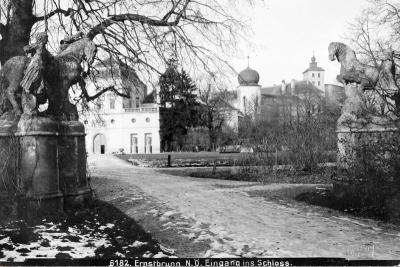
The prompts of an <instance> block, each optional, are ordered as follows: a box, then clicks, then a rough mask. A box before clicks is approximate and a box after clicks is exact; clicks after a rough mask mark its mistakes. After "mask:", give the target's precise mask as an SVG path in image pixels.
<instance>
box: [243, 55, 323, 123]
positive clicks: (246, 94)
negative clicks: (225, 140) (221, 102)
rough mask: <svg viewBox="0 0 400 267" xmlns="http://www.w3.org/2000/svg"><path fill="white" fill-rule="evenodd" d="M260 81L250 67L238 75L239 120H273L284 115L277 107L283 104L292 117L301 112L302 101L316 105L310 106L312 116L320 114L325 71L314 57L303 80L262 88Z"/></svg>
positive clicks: (304, 73) (256, 73)
mask: <svg viewBox="0 0 400 267" xmlns="http://www.w3.org/2000/svg"><path fill="white" fill-rule="evenodd" d="M259 79H260V76H259V74H258V72H257V71H256V70H253V69H251V68H250V67H247V68H246V69H245V70H243V71H241V72H240V73H239V75H238V82H239V86H238V87H237V95H238V97H237V99H236V107H237V109H238V110H239V111H240V113H241V114H240V116H246V115H254V116H257V115H258V116H260V117H261V118H263V119H270V120H273V119H274V118H277V117H278V113H279V112H281V111H280V110H279V108H278V107H279V106H282V102H284V104H285V105H287V106H289V107H290V108H291V109H292V111H293V113H295V112H299V110H296V108H297V109H298V106H299V105H298V104H299V103H300V102H301V101H303V102H304V101H309V102H310V101H311V102H312V103H315V105H314V104H312V105H309V107H310V110H309V112H317V111H318V110H320V107H318V106H317V104H316V103H319V102H320V100H321V99H322V98H323V97H324V91H325V80H324V79H325V70H324V69H323V68H321V67H319V66H318V64H317V61H316V58H315V56H312V57H311V62H310V63H309V67H308V68H307V69H306V70H305V71H304V72H303V80H300V81H297V80H295V79H292V80H291V81H290V82H289V83H286V82H285V80H283V81H282V82H281V84H279V85H272V86H266V87H263V86H261V85H259ZM329 88H330V87H329ZM278 102H279V103H278ZM303 106H304V105H303ZM254 116H253V117H254Z"/></svg>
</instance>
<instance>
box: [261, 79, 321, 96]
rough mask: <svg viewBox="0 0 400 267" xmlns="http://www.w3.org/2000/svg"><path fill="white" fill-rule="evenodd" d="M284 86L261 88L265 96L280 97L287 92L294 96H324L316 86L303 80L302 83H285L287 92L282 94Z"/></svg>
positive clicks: (294, 81)
mask: <svg viewBox="0 0 400 267" xmlns="http://www.w3.org/2000/svg"><path fill="white" fill-rule="evenodd" d="M292 83H293V85H294V92H293V88H292ZM282 86H283V84H280V85H273V86H269V87H263V88H261V95H263V96H280V95H282V94H284V93H285V92H291V93H292V94H296V95H301V94H305V93H307V92H311V93H315V94H318V95H322V94H323V92H322V91H321V90H319V89H318V88H317V87H316V86H315V85H313V84H312V83H311V82H310V81H306V80H302V81H296V80H293V81H292V82H290V83H285V85H284V87H285V91H284V92H282Z"/></svg>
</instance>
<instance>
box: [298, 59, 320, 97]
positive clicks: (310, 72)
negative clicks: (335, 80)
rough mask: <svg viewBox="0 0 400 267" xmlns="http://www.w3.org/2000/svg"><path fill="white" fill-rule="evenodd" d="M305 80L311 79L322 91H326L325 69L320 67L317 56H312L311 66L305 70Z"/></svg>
mask: <svg viewBox="0 0 400 267" xmlns="http://www.w3.org/2000/svg"><path fill="white" fill-rule="evenodd" d="M303 80H305V81H310V82H311V83H312V84H313V85H314V86H315V87H317V88H318V89H319V90H321V91H323V92H324V91H325V70H324V69H323V68H321V67H318V64H317V61H316V59H315V56H312V58H311V62H310V67H309V68H308V69H306V70H305V71H304V72H303Z"/></svg>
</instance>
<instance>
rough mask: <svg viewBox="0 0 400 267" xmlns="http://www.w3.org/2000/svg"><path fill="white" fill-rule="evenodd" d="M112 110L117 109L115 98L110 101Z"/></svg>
mask: <svg viewBox="0 0 400 267" xmlns="http://www.w3.org/2000/svg"><path fill="white" fill-rule="evenodd" d="M110 109H115V99H114V98H111V99H110Z"/></svg>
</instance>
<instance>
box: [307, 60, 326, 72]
mask: <svg viewBox="0 0 400 267" xmlns="http://www.w3.org/2000/svg"><path fill="white" fill-rule="evenodd" d="M308 71H325V70H324V69H323V68H321V67H318V63H317V61H315V56H312V57H311V62H310V67H308V69H306V70H305V71H303V73H305V72H308Z"/></svg>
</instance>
